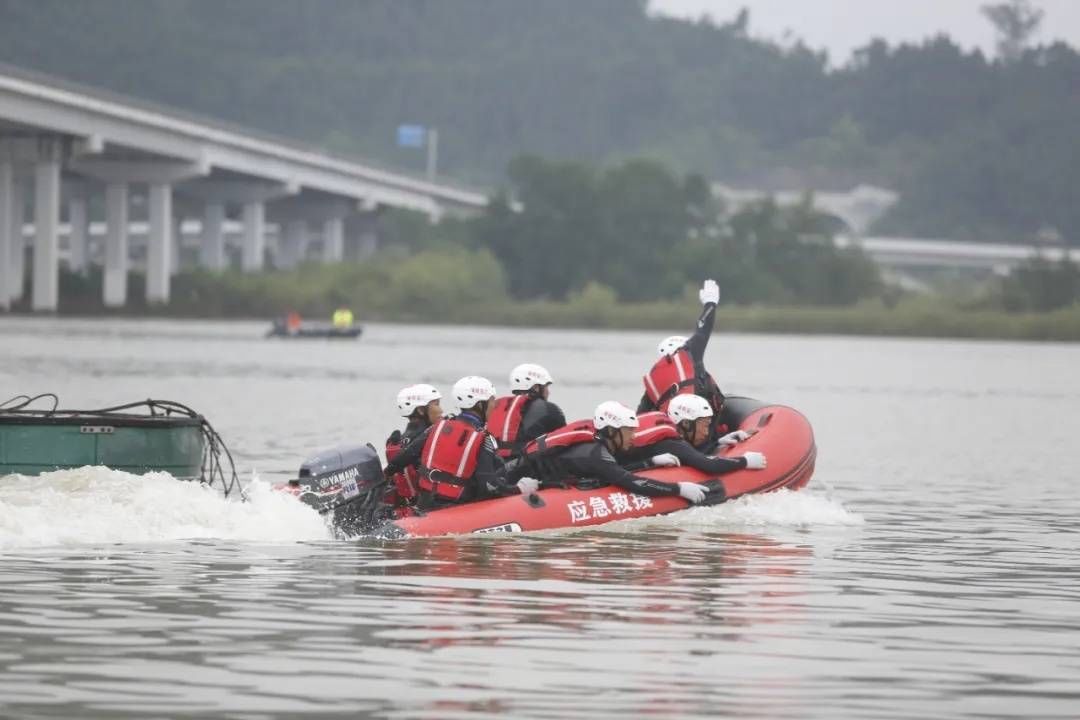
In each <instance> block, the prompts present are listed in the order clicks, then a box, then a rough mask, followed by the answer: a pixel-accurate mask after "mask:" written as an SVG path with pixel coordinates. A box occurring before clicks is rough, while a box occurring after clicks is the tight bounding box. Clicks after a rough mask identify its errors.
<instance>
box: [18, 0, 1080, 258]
mask: <svg viewBox="0 0 1080 720" xmlns="http://www.w3.org/2000/svg"><path fill="white" fill-rule="evenodd" d="M1025 7H1026V8H1027V9H1028V10H1029V12H1027V13H1026V14H1025V13H1023V12H1019V11H1020V10H1023V9H1024V8H1025ZM995 8H996V12H990V11H989V10H993V9H995ZM1010 8H1011V12H1012V14H1011V15H1010ZM1018 9H1019V10H1018ZM1031 9H1032V6H1030V5H1029V3H1028V2H1027V0H1010V1H1009V2H1002V3H999V4H997V5H992V6H990V7H989V8H988V11H987V13H986V14H987V17H988V18H989V20H990V21H993V22H994V23H995V25H996V26H997V27H998V29H999V32H1000V33H1001V37H1002V42H1001V44H1000V48H1001V49H1000V54H999V55H998V56H996V57H994V58H988V57H986V56H984V55H983V54H982V53H981V52H978V51H965V50H963V49H961V48H960V47H958V46H957V45H956V44H955V43H954V42H952V41H951V40H950V39H949V38H947V37H937V38H932V39H929V40H927V41H925V42H922V43H920V44H906V45H900V46H890V45H888V44H886V43H884V42H882V41H880V40H876V41H870V42H868V43H867V45H866V46H865V47H863V48H862V49H861V50H859V51H858V52H857V53H855V56H854V58H853V59H852V60H851V61H850V62H849V63H847V64H846V65H843V66H841V67H838V68H832V67H830V65H829V63H828V58H827V57H826V55H825V54H824V53H823V52H819V51H815V50H812V49H810V48H807V47H806V46H805V45H803V44H801V43H799V42H794V43H787V44H780V43H773V42H765V41H761V40H757V39H754V38H752V37H751V36H750V34H749V29H750V27H751V26H752V23H753V15H752V13H747V12H743V13H740V14H739V15H738V16H737V17H736V18H734V19H732V20H731V21H730V22H727V23H721V24H714V23H710V22H690V21H683V20H674V19H670V18H663V17H654V16H651V15H650V14H649V13H648V12H647V3H645V2H643V1H642V0H589V2H580V0H544V2H535V1H534V0H500V1H499V2H491V1H490V0H410V1H409V2H391V1H386V2H355V1H354V0H320V2H307V1H305V0H95V1H94V2H80V3H75V2H70V1H69V0H34V2H27V1H26V0H0V61H2V62H9V63H14V64H19V65H26V66H30V67H34V68H38V69H41V70H44V71H47V72H52V73H56V74H59V75H61V76H65V77H68V78H71V79H74V80H81V81H85V82H88V83H92V84H95V85H100V86H104V87H107V88H110V89H113V90H117V91H121V92H125V93H130V94H133V95H136V96H141V97H145V98H148V99H153V100H158V101H163V102H166V103H170V104H174V105H177V106H180V107H182V108H186V109H190V110H194V111H199V112H202V113H206V114H208V115H211V116H215V117H220V118H223V119H227V120H232V121H237V122H241V123H245V124H248V125H252V126H255V127H259V128H263V129H266V130H270V131H275V132H279V133H282V134H285V135H288V136H291V137H295V138H299V139H303V140H307V141H311V142H314V143H318V144H320V145H323V146H325V147H326V148H328V149H330V150H334V151H340V152H348V153H357V154H361V155H364V156H368V157H372V158H376V159H380V160H383V161H385V162H389V163H393V164H398V165H402V164H404V165H410V164H411V166H412V167H414V168H419V167H420V166H421V164H422V162H423V159H422V157H421V156H422V153H421V152H419V151H417V150H403V149H398V148H395V147H394V145H393V140H394V129H395V127H396V126H397V125H398V124H401V123H418V124H423V125H427V126H431V127H436V128H438V130H439V136H440V140H441V142H440V149H441V152H440V161H441V167H442V169H443V171H444V172H445V173H446V174H448V175H454V176H459V177H463V178H467V179H472V180H475V181H477V182H480V183H484V184H497V183H499V182H500V181H501V180H502V179H503V177H502V173H503V170H504V168H505V167H506V166H507V163H508V162H509V161H510V160H511V159H512V158H514V157H516V156H517V155H520V154H522V153H532V154H536V155H540V156H543V157H549V158H567V159H574V160H579V161H584V162H589V163H593V164H600V163H612V162H618V161H621V160H624V159H626V158H629V157H649V158H653V159H657V160H660V161H663V162H665V163H667V164H669V165H670V166H672V167H674V168H677V169H678V170H679V171H680V172H687V173H696V174H700V175H701V176H703V177H705V178H709V179H710V180H722V181H724V182H727V183H729V184H734V185H742V186H752V187H763V188H766V189H767V188H779V187H781V186H786V187H790V186H793V185H803V186H811V187H817V188H821V189H829V188H840V187H845V186H848V187H849V186H850V185H851V184H853V183H855V182H875V183H879V184H882V185H885V186H887V187H891V188H895V189H897V190H898V191H899V192H900V193H901V198H902V199H901V201H900V202H899V204H898V205H897V206H895V207H894V208H893V209H892V210H891V211H890V213H889V214H888V215H887V216H886V217H885V218H883V219H882V221H881V222H880V225H879V227H878V228H876V230H879V231H881V232H890V233H902V234H909V235H920V236H939V237H955V238H968V239H979V240H1012V241H1016V240H1023V239H1025V238H1027V237H1029V236H1031V235H1033V234H1035V233H1037V232H1038V231H1039V230H1041V229H1044V228H1046V227H1052V228H1054V229H1056V230H1057V231H1058V232H1060V233H1061V234H1062V235H1063V236H1064V238H1065V240H1066V241H1067V242H1070V243H1074V244H1075V243H1077V242H1080V203H1077V202H1075V199H1074V197H1073V196H1074V194H1075V188H1077V187H1080V143H1077V142H1076V128H1077V127H1080V93H1078V92H1076V78H1077V77H1080V54H1078V53H1077V52H1076V50H1074V49H1073V48H1071V47H1069V46H1067V45H1064V44H1054V45H1050V46H1039V47H1030V46H1029V45H1028V42H1027V38H1028V36H1029V35H1030V34H1031V31H1032V30H1033V29H1034V27H1035V26H1037V23H1038V20H1039V18H1038V15H1037V13H1034V14H1033V13H1032V12H1030V11H1031ZM608 180H611V179H610V178H609V179H608ZM578 181H580V182H585V180H584V179H582V178H579V179H578ZM600 182H601V184H603V182H606V181H605V180H604V179H603V178H600ZM597 221H599V220H598V219H597ZM507 252H509V250H507Z"/></svg>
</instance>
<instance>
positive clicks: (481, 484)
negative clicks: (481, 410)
mask: <svg viewBox="0 0 1080 720" xmlns="http://www.w3.org/2000/svg"><path fill="white" fill-rule="evenodd" d="M456 419H457V420H464V421H465V422H468V423H469V424H470V425H472V426H473V427H475V428H476V429H477V430H480V431H484V432H485V437H484V445H483V447H481V448H480V454H479V455H478V456H477V458H476V470H474V471H473V474H472V477H471V478H466V480H467V482H466V484H465V491H464V492H463V493H462V494H461V497H460V498H458V499H457V500H448V499H446V498H441V497H438V496H436V495H434V494H433V493H431V492H427V491H424V490H421V491H420V500H419V502H418V503H417V504H418V505H419V507H420V508H421V509H422V510H431V509H436V508H440V507H447V506H449V505H460V504H462V503H467V502H473V501H474V500H485V499H487V498H492V497H501V496H503V495H512V494H514V493H516V492H517V491H518V490H517V488H515V487H513V486H512V485H510V484H509V483H507V481H506V465H505V464H504V463H503V461H502V458H500V457H499V456H498V455H496V454H495V438H493V437H491V436H490V435H487V434H486V431H485V430H484V422H483V421H482V420H481V419H480V418H479V417H477V416H476V415H473V414H472V413H471V412H463V413H460V414H458V415H457V416H456ZM430 432H431V429H430V428H428V429H427V430H426V431H424V434H423V436H422V437H423V440H421V439H420V438H417V439H416V440H413V441H412V442H410V443H409V445H408V447H406V448H405V449H403V450H402V451H401V454H400V455H398V457H397V458H395V460H397V459H403V458H404V456H405V455H406V454H410V455H411V453H412V451H415V458H416V459H417V461H419V459H420V454H421V452H422V451H423V449H424V445H425V443H427V437H428V434H429V433H430ZM405 464H408V463H407V462H406V463H405ZM421 472H423V468H421Z"/></svg>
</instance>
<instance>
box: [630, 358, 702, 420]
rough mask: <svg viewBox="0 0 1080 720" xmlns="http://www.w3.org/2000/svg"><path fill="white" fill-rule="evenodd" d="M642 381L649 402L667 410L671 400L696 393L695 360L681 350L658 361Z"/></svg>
mask: <svg viewBox="0 0 1080 720" xmlns="http://www.w3.org/2000/svg"><path fill="white" fill-rule="evenodd" d="M642 380H643V381H644V383H645V394H646V395H648V396H649V400H651V401H652V402H653V404H654V405H656V406H657V407H658V408H660V409H661V410H666V409H667V403H668V401H670V400H671V398H673V397H675V396H676V395H682V394H684V393H692V392H694V359H693V358H691V357H690V353H688V352H687V351H686V350H685V349H682V348H680V349H679V350H676V351H675V352H674V353H672V354H671V355H665V356H664V357H662V358H660V359H659V360H657V361H656V363H655V364H654V365H653V366H652V368H650V369H649V372H648V373H647V374H646V375H645V376H644V377H643V378H642Z"/></svg>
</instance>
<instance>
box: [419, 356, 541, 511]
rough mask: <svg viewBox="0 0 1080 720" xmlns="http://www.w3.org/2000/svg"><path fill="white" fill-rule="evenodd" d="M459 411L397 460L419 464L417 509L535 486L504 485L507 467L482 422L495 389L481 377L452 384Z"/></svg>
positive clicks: (493, 495)
mask: <svg viewBox="0 0 1080 720" xmlns="http://www.w3.org/2000/svg"><path fill="white" fill-rule="evenodd" d="M453 395H454V398H455V399H456V400H457V403H458V407H459V408H460V410H461V411H460V412H459V413H458V414H457V415H455V416H454V417H453V418H450V419H443V420H440V421H439V422H438V423H436V424H434V425H432V426H431V427H430V428H428V429H427V430H426V431H424V433H423V435H422V436H421V437H420V438H418V439H416V440H414V441H413V442H410V443H409V445H408V446H407V447H406V448H405V449H404V451H403V452H402V453H401V455H400V456H399V457H402V458H404V460H403V461H405V462H407V461H408V459H409V458H415V460H416V461H418V462H419V464H420V483H419V484H420V494H419V502H418V503H417V504H418V506H419V507H420V508H421V509H422V510H432V509H437V508H441V507H447V506H450V505H459V504H462V503H467V502H472V501H474V500H483V499H486V498H490V497H500V496H503V495H512V494H514V493H517V492H523V493H532V492H535V490H536V487H537V485H536V483H535V481H532V480H529V481H527V482H526V481H524V480H523V481H521V482H520V483H519V484H518V487H516V488H515V487H514V486H513V485H512V484H510V483H508V482H507V480H506V467H505V465H504V463H503V461H502V459H501V458H500V457H499V456H498V455H496V454H495V441H494V440H493V439H492V438H491V436H490V435H488V434H487V431H486V430H485V427H484V423H485V420H486V418H487V413H488V411H489V409H490V406H491V404H492V402H493V401H494V399H495V388H494V386H492V384H491V382H490V381H488V380H487V379H485V378H481V377H476V376H467V377H463V378H461V379H460V380H458V381H457V382H456V383H455V384H454V389H453Z"/></svg>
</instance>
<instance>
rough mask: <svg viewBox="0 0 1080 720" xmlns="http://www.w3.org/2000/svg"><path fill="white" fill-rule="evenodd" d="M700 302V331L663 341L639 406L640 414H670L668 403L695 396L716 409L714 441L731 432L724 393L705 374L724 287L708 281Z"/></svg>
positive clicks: (703, 287)
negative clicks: (701, 307) (706, 353)
mask: <svg viewBox="0 0 1080 720" xmlns="http://www.w3.org/2000/svg"><path fill="white" fill-rule="evenodd" d="M698 298H699V299H700V300H701V304H702V305H703V306H704V307H703V309H702V311H701V316H700V317H699V318H698V322H697V329H696V330H695V331H694V334H693V335H691V336H690V337H689V338H687V337H685V336H682V335H672V336H670V337H667V338H664V339H663V340H661V341H660V344H659V346H658V347H657V351H658V353H659V355H660V359H659V360H657V361H656V362H655V363H654V364H653V366H652V367H651V368H650V369H649V372H647V373H646V374H645V376H644V377H643V378H642V381H643V382H644V383H645V394H644V395H642V397H641V402H640V403H639V404H638V412H639V413H645V412H650V411H653V410H659V411H661V412H666V411H667V407H668V403H670V402H671V400H672V398H674V397H676V396H678V395H684V394H694V395H699V396H701V397H703V398H705V399H706V400H708V401H709V405H711V406H712V409H713V425H712V427H711V428H710V438H711V439H715V438H716V437H718V436H720V435H722V434H724V433H726V432H727V431H728V428H727V425H726V424H724V423H723V420H722V417H721V413H722V411H723V409H724V393H722V392H721V391H720V387H719V386H718V385H717V384H716V380H714V379H713V376H712V375H710V374H709V373H708V371H706V370H705V348H706V347H707V346H708V344H709V338H710V337H711V336H712V330H713V323H714V321H715V319H716V305H717V303H719V302H720V287H719V286H718V285H717V284H716V282H715V281H713V280H706V281H705V282H704V283H703V284H702V286H701V290H700V291H699V292H698Z"/></svg>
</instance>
